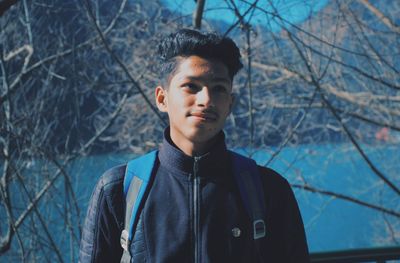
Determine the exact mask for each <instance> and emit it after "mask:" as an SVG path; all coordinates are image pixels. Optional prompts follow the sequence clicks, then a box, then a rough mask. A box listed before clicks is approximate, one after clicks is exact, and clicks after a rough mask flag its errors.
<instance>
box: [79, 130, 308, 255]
mask: <svg viewBox="0 0 400 263" xmlns="http://www.w3.org/2000/svg"><path fill="white" fill-rule="evenodd" d="M220 137H221V138H220V140H219V141H218V143H217V144H216V145H215V146H214V147H213V149H212V150H211V151H210V152H209V153H207V154H206V155H204V156H202V157H201V158H199V160H198V161H197V164H196V166H197V173H196V177H197V179H195V178H194V177H195V176H194V166H195V164H194V162H195V161H194V158H192V157H189V156H187V155H185V154H183V153H182V152H181V151H180V150H179V149H178V148H176V147H175V146H174V145H173V144H172V143H171V142H170V140H169V139H164V142H163V144H162V146H161V148H160V150H159V154H158V160H159V165H158V166H157V168H156V169H155V173H156V174H155V176H154V181H153V183H152V185H151V188H150V190H149V193H148V196H147V199H146V202H145V203H144V205H143V209H142V212H141V215H140V218H141V219H140V222H139V223H138V225H137V227H136V232H135V233H136V234H135V236H134V242H133V245H132V247H131V251H132V256H133V262H145V261H146V262H308V249H307V243H306V238H305V233H304V227H303V223H302V220H301V216H300V213H299V209H298V206H297V203H296V200H295V198H294V195H293V192H292V190H291V188H290V186H289V184H288V183H287V181H286V180H285V179H284V178H283V177H281V176H280V175H279V174H277V173H276V172H274V171H272V170H270V169H267V168H264V167H259V169H260V172H261V173H262V182H263V187H264V194H265V200H266V211H267V218H266V220H265V222H266V227H267V234H266V237H264V238H263V240H262V242H260V244H259V245H257V246H256V245H255V244H254V241H253V238H252V222H251V221H250V219H249V218H248V216H247V214H246V212H245V209H244V206H243V203H242V200H241V197H240V194H239V192H238V191H239V190H238V187H237V185H236V182H235V180H234V178H233V176H232V168H231V167H232V165H231V160H230V155H229V153H228V151H227V150H226V146H225V142H224V136H223V134H221V135H220ZM166 138H168V135H167V136H166ZM124 172H125V166H119V167H115V168H112V169H111V170H109V171H107V172H106V173H105V174H104V175H103V176H102V177H101V179H100V180H99V182H98V184H97V186H96V188H95V190H94V192H93V194H92V198H91V201H90V205H89V209H88V213H87V217H86V220H85V226H84V229H83V236H82V241H81V249H80V255H79V262H81V263H84V262H85V263H86V262H119V261H120V258H121V255H122V248H121V246H120V234H121V231H122V230H123V224H124V209H125V207H124V206H125V202H124V197H123V193H122V192H123V190H122V189H123V187H122V184H123V177H124ZM238 233H239V234H238ZM257 250H259V251H257ZM195 259H196V260H195Z"/></svg>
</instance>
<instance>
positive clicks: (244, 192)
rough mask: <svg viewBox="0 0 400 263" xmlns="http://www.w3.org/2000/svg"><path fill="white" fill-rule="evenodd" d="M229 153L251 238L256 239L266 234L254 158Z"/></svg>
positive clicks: (257, 171)
mask: <svg viewBox="0 0 400 263" xmlns="http://www.w3.org/2000/svg"><path fill="white" fill-rule="evenodd" d="M230 153H231V156H232V163H233V173H234V176H235V179H236V183H237V185H238V187H239V191H240V195H241V197H242V200H243V203H244V206H245V209H246V211H247V213H248V215H249V217H250V219H251V221H252V224H253V239H254V240H257V239H260V238H262V237H265V235H266V227H265V221H264V220H265V218H266V211H265V197H264V190H263V186H262V181H261V177H260V176H261V175H260V172H259V169H258V167H257V164H256V162H255V161H254V160H252V159H250V158H247V157H244V156H242V155H240V154H238V153H235V152H232V151H230Z"/></svg>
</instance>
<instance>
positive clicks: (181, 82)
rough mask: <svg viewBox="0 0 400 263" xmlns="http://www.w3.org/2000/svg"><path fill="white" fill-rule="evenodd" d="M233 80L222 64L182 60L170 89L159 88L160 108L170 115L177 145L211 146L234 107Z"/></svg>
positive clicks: (171, 131) (157, 97)
mask: <svg viewBox="0 0 400 263" xmlns="http://www.w3.org/2000/svg"><path fill="white" fill-rule="evenodd" d="M231 92H232V80H231V78H230V76H229V73H228V68H227V67H226V66H225V65H224V64H223V63H222V62H220V61H218V60H213V59H204V58H201V57H198V56H190V57H187V58H182V59H181V61H180V62H179V65H178V66H177V70H176V74H175V75H174V76H172V78H171V81H170V84H169V87H168V89H164V88H162V87H161V86H159V87H157V88H156V102H157V106H158V108H159V109H160V110H161V111H163V112H167V113H168V116H169V123H170V127H171V128H170V129H171V130H170V134H171V139H172V140H173V142H174V143H175V144H176V145H178V147H180V146H181V144H182V143H183V144H185V143H189V144H190V143H191V144H203V143H205V144H207V142H210V141H211V140H212V139H213V138H214V137H215V136H216V135H217V134H218V133H219V131H221V129H222V128H223V126H224V123H225V119H226V118H227V116H228V115H229V113H230V111H231V106H232V100H233V97H232V94H231Z"/></svg>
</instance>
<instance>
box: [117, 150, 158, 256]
mask: <svg viewBox="0 0 400 263" xmlns="http://www.w3.org/2000/svg"><path fill="white" fill-rule="evenodd" d="M157 153H158V151H152V152H150V153H148V154H145V155H143V156H141V157H139V158H137V159H134V160H131V161H129V162H128V164H127V165H126V170H125V177H124V196H125V202H126V206H125V207H126V210H125V224H124V230H123V231H122V233H121V239H120V242H121V246H122V248H123V249H124V252H123V255H122V258H121V263H128V262H130V259H131V255H130V252H129V245H130V242H131V241H132V238H133V226H134V224H135V222H137V220H138V216H139V215H138V210H139V206H140V204H141V201H142V199H143V196H144V195H145V193H146V190H147V186H148V184H149V181H150V179H151V175H152V171H153V167H155V163H156V160H157Z"/></svg>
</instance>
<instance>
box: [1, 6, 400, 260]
mask: <svg viewBox="0 0 400 263" xmlns="http://www.w3.org/2000/svg"><path fill="white" fill-rule="evenodd" d="M0 16H1V17H0V29H1V30H0V222H1V225H0V261H1V262H75V261H76V260H77V254H78V249H79V240H80V236H81V227H82V223H83V220H84V217H85V214H86V208H87V204H88V201H89V198H90V194H91V191H92V189H93V187H94V185H95V183H96V181H97V179H98V178H99V177H100V176H101V174H102V173H103V172H104V171H105V170H107V169H108V168H110V167H111V166H113V165H117V164H121V163H123V162H126V161H127V160H129V159H131V158H134V157H135V156H137V155H139V154H143V153H145V152H147V151H149V150H152V149H155V148H157V146H158V145H159V143H160V142H161V139H162V132H163V129H164V128H165V127H166V122H167V118H166V116H164V115H160V114H159V113H158V112H157V110H156V109H155V104H154V99H153V97H154V95H153V94H154V87H155V86H156V85H158V84H159V82H160V81H159V79H158V69H157V60H156V58H155V57H154V51H155V49H156V46H157V44H158V42H159V40H160V38H161V37H163V36H165V35H167V34H169V33H171V32H173V31H175V30H177V29H179V28H197V29H201V30H205V31H217V32H219V33H221V34H224V35H227V36H229V37H231V38H232V39H234V40H235V42H236V43H237V44H238V45H239V47H240V49H241V53H242V62H243V64H244V65H245V67H244V69H242V71H241V72H240V73H239V74H238V76H237V77H236V79H235V84H234V91H235V93H236V94H237V101H236V103H235V108H234V110H233V113H232V114H231V115H230V117H229V118H228V120H227V122H226V126H225V133H226V135H227V141H228V146H229V147H230V148H232V149H235V150H237V151H239V152H241V153H243V154H246V155H248V156H250V157H253V158H254V159H256V160H257V162H258V163H259V164H260V165H265V166H269V167H272V168H274V169H275V170H277V171H278V172H280V173H281V174H282V175H283V176H284V177H285V178H286V179H287V180H288V181H289V182H290V183H291V185H292V187H293V189H294V191H295V194H296V197H297V199H298V202H299V206H300V209H301V212H302V216H303V220H304V224H305V228H306V232H307V238H308V243H309V248H310V251H311V252H324V251H336V250H348V249H359V248H363V249H364V248H379V247H393V246H399V243H400V202H399V200H400V199H399V197H400V174H399V173H400V2H399V1H391V0H379V1H378V0H343V1H342V0H340V1H339V0H331V1H328V0H320V1H318V0H260V1H258V0H219V1H211V0H209V1H204V0H203V1H201V0H197V1H194V0H186V1H183V0H158V1H155V0H154V1H149V0H146V1H145V0H115V1H108V0H82V1H77V0H70V1H62V0H46V1H45V0H31V1H27V0H0Z"/></svg>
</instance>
